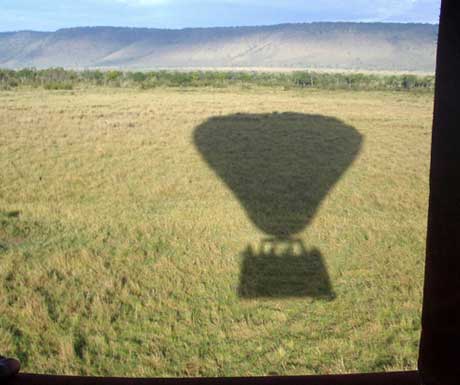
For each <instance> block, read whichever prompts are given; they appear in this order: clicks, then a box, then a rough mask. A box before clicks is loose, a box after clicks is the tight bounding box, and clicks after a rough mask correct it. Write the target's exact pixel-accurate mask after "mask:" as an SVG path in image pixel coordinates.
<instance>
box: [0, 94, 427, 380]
mask: <svg viewBox="0 0 460 385" xmlns="http://www.w3.org/2000/svg"><path fill="white" fill-rule="evenodd" d="M431 114H432V97H431V96H429V95H417V94H408V93H401V92H395V93H383V92H380V93H379V92H345V91H279V90H270V89H264V90H260V89H257V88H256V89H253V90H236V89H226V90H212V89H208V90H200V89H183V90H174V89H168V90H162V89H157V90H154V91H135V90H114V89H110V90H104V89H94V90H87V91H39V90H36V91H30V92H27V91H20V92H2V93H0V285H1V290H0V346H1V349H2V354H5V355H12V356H17V357H19V358H20V359H21V360H22V362H23V364H24V371H34V372H39V373H60V374H92V375H122V376H124V375H130V376H201V375H203V376H229V375H266V374H274V373H276V374H283V375H295V374H314V373H332V372H334V373H345V372H358V371H364V372H367V371H379V370H399V369H413V368H415V367H416V357H417V349H418V346H417V344H418V337H419V323H420V309H421V291H422V279H423V255H424V241H425V227H426V210H427V190H428V183H427V182H428V169H429V146H430V129H431V127H430V125H431Z"/></svg>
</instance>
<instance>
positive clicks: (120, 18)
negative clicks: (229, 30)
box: [0, 0, 441, 31]
mask: <svg viewBox="0 0 460 385" xmlns="http://www.w3.org/2000/svg"><path fill="white" fill-rule="evenodd" d="M440 1H441V0H372V1H370V0H0V31H18V30H38V31H55V30H57V29H60V28H69V27H77V26H78V27H79V26H126V27H148V28H174V29H176V28H186V27H214V26H241V25H270V24H279V23H302V22H312V21H362V22H403V23H408V22H422V23H437V22H438V18H439V8H440Z"/></svg>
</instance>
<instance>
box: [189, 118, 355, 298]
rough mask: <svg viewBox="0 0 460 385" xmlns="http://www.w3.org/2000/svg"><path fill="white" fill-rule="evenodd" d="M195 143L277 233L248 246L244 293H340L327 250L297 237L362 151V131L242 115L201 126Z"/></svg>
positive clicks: (264, 226)
mask: <svg viewBox="0 0 460 385" xmlns="http://www.w3.org/2000/svg"><path fill="white" fill-rule="evenodd" d="M194 141H195V145H196V147H197V149H198V150H199V152H200V153H201V155H202V156H203V158H204V159H205V161H206V162H207V163H208V164H209V166H210V167H211V168H212V169H213V170H214V172H215V173H216V174H217V175H218V176H219V177H220V178H221V179H222V181H223V182H224V183H225V184H226V185H227V186H228V187H229V188H230V189H231V190H232V191H233V192H234V194H235V196H236V197H237V198H238V200H239V201H240V202H241V205H242V206H243V207H244V209H245V210H246V212H247V215H248V217H249V218H250V219H251V221H252V222H253V223H254V224H255V225H256V226H257V227H258V228H259V229H260V230H262V231H263V232H264V233H266V234H267V235H269V236H270V237H271V239H270V240H269V241H268V242H267V241H263V242H262V243H261V245H260V247H259V251H256V250H255V249H253V248H252V247H249V246H248V247H247V248H246V250H245V251H243V254H242V256H243V262H242V270H241V280H240V289H239V294H240V295H241V296H242V297H290V296H311V297H325V296H329V297H330V296H333V293H332V288H331V284H330V281H329V276H328V273H327V270H326V267H325V265H324V261H323V257H322V255H321V253H320V251H319V250H317V249H312V250H310V251H307V249H306V248H305V246H304V245H303V244H302V242H300V241H299V240H295V236H296V235H297V234H298V233H300V232H301V231H303V230H304V229H305V227H306V226H307V225H308V224H309V223H310V222H311V220H312V219H313V217H314V215H315V213H316V211H317V209H318V207H319V206H320V203H321V201H322V200H323V199H324V198H325V197H326V195H327V194H328V192H329V190H330V189H331V188H332V187H333V186H334V185H335V183H336V182H337V181H338V180H339V179H340V177H341V176H342V174H343V173H344V172H345V171H346V170H347V168H348V167H349V166H350V165H351V163H352V162H353V160H354V159H355V157H356V156H357V154H358V153H359V151H360V148H361V143H362V137H361V135H360V134H359V133H358V132H357V131H356V129H355V128H353V127H351V126H349V125H346V124H344V123H343V122H341V121H340V120H338V119H336V118H332V117H326V116H322V115H306V114H299V113H291V112H287V113H281V114H278V113H273V114H234V115H228V116H219V117H213V118H210V119H209V120H207V121H206V122H204V123H203V124H201V125H200V126H198V127H197V128H196V130H195V132H194ZM267 245H269V249H268V250H267ZM280 248H281V249H282V251H281V252H277V251H276V250H277V249H280ZM296 248H297V250H298V251H297V252H294V250H295V249H296Z"/></svg>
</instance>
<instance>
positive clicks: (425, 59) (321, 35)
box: [0, 23, 438, 71]
mask: <svg viewBox="0 0 460 385" xmlns="http://www.w3.org/2000/svg"><path fill="white" fill-rule="evenodd" d="M437 29H438V27H437V26H436V25H429V24H389V23H311V24H283V25H276V26H265V27H223V28H194V29H182V30H161V29H145V28H118V27H91V28H89V27H85V28H71V29H62V30H58V31H56V32H31V31H25V32H8V33H0V67H9V68H19V67H31V66H33V67H37V68H46V67H56V66H62V67H66V68H86V67H119V68H130V69H133V68H143V69H146V68H179V67H201V68H203V67H204V68H205V67H287V68H289V67H308V68H333V69H364V70H390V71H392V70H394V71H433V70H434V65H435V52H436V38H437Z"/></svg>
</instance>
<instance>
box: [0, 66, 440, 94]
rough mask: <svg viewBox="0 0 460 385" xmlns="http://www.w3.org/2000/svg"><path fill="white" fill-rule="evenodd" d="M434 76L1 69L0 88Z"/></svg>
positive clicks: (365, 86)
mask: <svg viewBox="0 0 460 385" xmlns="http://www.w3.org/2000/svg"><path fill="white" fill-rule="evenodd" d="M434 82H435V78H434V76H417V75H381V74H363V73H319V72H310V71H299V72H290V73H268V72H267V73H262V72H230V71H229V72H220V71H191V72H180V71H148V72H126V71H114V70H111V71H101V70H84V71H73V70H65V69H62V68H50V69H44V70H38V69H33V68H27V69H21V70H8V69H3V70H2V69H0V89H2V90H11V89H15V88H21V87H22V88H24V87H32V88H45V89H50V90H71V89H75V88H84V87H94V86H104V87H123V88H132V87H136V88H143V89H149V88H155V87H228V86H241V87H250V86H261V87H281V88H284V89H290V88H319V89H351V90H428V91H429V90H433V89H434Z"/></svg>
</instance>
